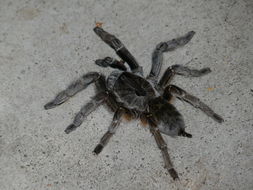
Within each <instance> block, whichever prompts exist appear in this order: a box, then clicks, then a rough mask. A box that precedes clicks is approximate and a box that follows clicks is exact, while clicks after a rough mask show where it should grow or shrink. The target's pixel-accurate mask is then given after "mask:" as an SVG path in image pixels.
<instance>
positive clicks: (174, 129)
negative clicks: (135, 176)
mask: <svg viewBox="0 0 253 190" xmlns="http://www.w3.org/2000/svg"><path fill="white" fill-rule="evenodd" d="M94 32H95V33H96V34H97V35H98V36H99V37H100V38H101V39H102V40H103V41H104V42H105V43H106V44H108V45H109V46H110V47H111V48H112V49H114V50H115V52H116V54H117V55H118V56H119V57H120V58H121V59H122V60H117V59H114V58H111V57H105V58H103V59H98V60H96V61H95V63H96V64H97V65H98V66H101V67H112V68H114V69H115V70H113V72H111V73H110V75H109V76H108V77H107V78H106V77H105V76H104V75H103V74H101V73H99V72H89V73H87V74H85V75H83V76H82V77H81V78H80V79H78V80H77V81H75V82H73V83H72V84H71V85H69V86H68V87H67V89H66V90H63V91H61V92H60V93H59V94H58V95H57V96H56V97H55V98H54V100H52V101H51V102H49V103H47V104H46V105H45V106H44V108H45V109H46V110H48V109H51V108H54V107H56V106H58V105H60V104H62V103H64V102H66V101H67V100H68V99H69V98H70V97H72V96H74V95H75V94H76V93H78V92H80V91H81V90H83V89H85V88H86V87H87V86H88V85H90V84H91V83H95V86H96V95H95V96H93V97H92V98H91V100H90V101H89V102H88V103H87V104H86V105H84V106H83V107H82V108H81V110H80V111H79V112H78V113H77V115H76V116H75V118H74V121H73V123H72V124H70V125H69V126H68V127H67V128H66V129H65V133H67V134H69V133H70V132H72V131H74V130H75V129H76V128H78V127H79V126H80V125H81V124H82V122H83V121H84V120H85V118H86V117H87V116H88V115H89V114H90V113H91V112H93V111H94V110H95V109H96V108H98V107H99V106H100V105H102V104H107V105H108V106H109V108H110V109H111V110H112V111H113V112H114V116H113V119H112V122H111V124H110V126H109V128H108V130H107V132H106V133H105V134H104V135H103V137H102V138H101V139H100V142H99V143H98V145H97V146H96V147H95V149H94V151H93V152H94V154H96V155H97V154H99V153H100V152H101V151H102V150H103V148H104V147H105V146H106V145H107V143H108V142H109V140H110V138H111V137H112V136H113V135H114V134H115V132H116V130H117V128H118V126H119V124H120V122H121V121H122V118H123V117H124V116H125V117H127V118H130V119H140V120H141V122H142V123H143V124H147V125H148V126H149V130H150V132H151V133H152V135H153V136H154V138H155V141H156V143H157V146H158V148H159V149H160V150H161V153H162V156H163V159H164V163H165V166H164V167H165V168H166V169H167V170H168V173H169V174H170V176H171V177H172V178H173V179H174V180H176V179H179V176H178V174H177V172H176V170H175V169H174V166H173V164H172V161H171V159H170V156H169V154H168V150H167V144H166V142H165V141H164V139H163V137H162V135H161V133H163V134H165V135H169V136H172V137H175V136H183V137H188V138H191V137H192V135H191V134H189V133H187V132H186V131H185V128H186V126H185V123H184V120H183V117H182V115H181V114H180V113H179V111H178V110H177V109H176V108H175V106H173V105H172V104H171V103H170V102H171V100H172V98H173V97H176V98H178V99H180V100H182V101H186V102H188V103H189V104H191V105H192V106H194V107H195V108H198V109H200V110H201V111H203V112H204V113H205V114H206V115H207V116H209V117H211V118H213V119H214V120H215V121H217V122H219V123H222V122H223V121H224V120H223V119H222V117H221V116H219V115H218V114H216V113H215V112H214V111H213V110H212V109H211V108H210V107H209V106H207V105H206V104H205V103H203V102H202V101H201V100H200V99H199V98H197V97H195V96H193V95H191V94H189V93H188V92H186V91H184V90H183V89H181V88H179V87H177V86H175V85H172V84H170V82H171V80H172V79H173V77H174V76H175V75H182V76H185V77H201V76H203V75H206V74H208V73H210V72H211V70H210V68H202V69H200V70H196V69H191V68H188V67H186V66H183V65H172V66H170V67H168V68H167V70H166V71H165V72H164V74H163V75H162V77H161V78H160V80H158V76H159V73H160V70H161V66H162V61H163V53H164V52H169V51H173V50H175V49H177V48H179V47H182V46H184V45H185V44H187V43H188V42H189V41H190V40H191V39H192V37H193V36H194V34H195V32H194V31H190V32H188V33H186V34H185V35H183V36H181V37H178V38H175V39H173V40H170V41H166V42H161V43H159V44H158V45H157V46H156V47H155V49H154V51H153V53H152V67H151V71H150V73H149V74H148V75H147V76H146V77H144V74H143V69H142V67H141V66H140V65H139V64H138V62H137V61H136V59H135V58H134V56H133V55H132V54H131V53H130V52H129V51H128V49H127V48H126V47H125V46H124V44H123V43H122V42H121V41H120V40H119V39H118V38H117V37H115V36H114V35H112V34H110V33H108V32H106V31H105V30H104V29H103V28H102V26H101V25H97V26H96V27H95V28H94ZM125 63H126V64H127V65H128V66H129V67H126V65H125Z"/></svg>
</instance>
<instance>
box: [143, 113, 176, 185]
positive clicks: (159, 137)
mask: <svg viewBox="0 0 253 190" xmlns="http://www.w3.org/2000/svg"><path fill="white" fill-rule="evenodd" d="M146 118H147V121H148V123H149V126H150V132H151V133H152V134H153V136H154V138H155V141H156V144H157V146H158V148H159V149H160V150H161V152H162V155H163V160H164V163H165V166H164V168H166V169H167V170H168V172H169V174H170V176H171V177H172V178H173V179H174V180H177V179H179V177H178V174H177V172H176V170H175V169H174V168H173V164H172V162H171V159H170V156H169V153H168V148H167V144H166V143H165V141H164V140H163V137H162V135H161V133H160V131H159V129H158V126H157V124H156V122H155V121H154V119H153V117H152V116H150V115H147V116H146Z"/></svg>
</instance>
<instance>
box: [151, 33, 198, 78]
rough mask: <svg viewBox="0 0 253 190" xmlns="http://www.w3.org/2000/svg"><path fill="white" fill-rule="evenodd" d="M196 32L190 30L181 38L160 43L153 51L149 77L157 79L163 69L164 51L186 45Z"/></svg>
mask: <svg viewBox="0 0 253 190" xmlns="http://www.w3.org/2000/svg"><path fill="white" fill-rule="evenodd" d="M194 34H195V32H194V31H190V32H188V33H187V34H185V35H184V36H181V37H179V38H176V39H172V40H170V41H167V42H161V43H159V44H158V45H157V46H156V48H155V49H154V51H153V53H152V67H151V71H150V73H149V75H148V77H147V78H148V79H151V80H153V81H156V80H157V77H158V75H159V73H160V70H161V66H162V61H163V53H164V52H168V51H173V50H175V49H177V48H179V47H182V46H184V45H185V44H187V43H188V42H189V41H190V40H191V39H192V37H193V36H194Z"/></svg>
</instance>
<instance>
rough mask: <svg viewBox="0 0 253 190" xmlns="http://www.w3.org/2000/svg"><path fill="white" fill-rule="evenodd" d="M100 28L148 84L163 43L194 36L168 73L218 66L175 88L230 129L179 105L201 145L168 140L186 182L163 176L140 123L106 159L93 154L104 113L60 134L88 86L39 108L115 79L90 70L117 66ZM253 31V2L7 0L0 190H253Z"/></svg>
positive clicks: (0, 46)
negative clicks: (108, 59)
mask: <svg viewBox="0 0 253 190" xmlns="http://www.w3.org/2000/svg"><path fill="white" fill-rule="evenodd" d="M95 21H100V22H103V23H104V28H105V29H106V30H108V31H110V32H112V33H114V34H116V35H117V36H118V37H119V38H120V39H121V40H122V41H123V42H124V43H125V45H126V46H127V47H128V48H129V50H131V52H132V53H133V54H134V55H135V56H136V58H137V59H138V60H139V62H140V63H141V64H142V65H143V66H144V71H145V72H146V73H147V72H148V71H149V69H150V66H151V59H150V58H151V52H152V50H153V48H154V46H155V45H156V44H157V43H158V42H160V41H163V40H168V39H171V38H174V37H177V36H179V35H182V34H184V33H186V32H187V31H190V30H194V31H196V32H197V33H196V35H195V37H194V38H193V40H192V41H191V42H190V43H189V44H188V45H187V46H185V47H184V48H181V49H178V50H177V51H175V52H172V53H167V54H166V55H165V57H164V65H163V68H162V70H163V71H164V70H165V68H166V67H168V66H169V65H171V64H186V63H188V65H189V66H192V67H195V68H202V67H211V68H212V70H213V72H212V73H211V74H209V75H207V76H205V77H202V78H194V79H191V78H183V77H180V76H177V77H176V79H175V80H174V83H175V84H177V85H179V86H181V87H182V88H184V89H185V90H187V91H189V92H191V93H192V94H194V95H197V96H198V97H200V98H201V99H202V100H203V101H205V102H206V103H207V104H208V105H210V106H211V107H212V108H213V109H214V110H215V111H216V112H217V113H219V114H221V115H222V116H223V117H224V118H225V122H224V123H223V124H221V125H220V124H217V123H216V122H214V121H213V120H212V119H210V118H208V117H207V116H205V115H204V114H203V113H201V112H200V111H199V110H196V109H194V108H192V107H191V106H190V105H188V104H186V103H182V102H180V101H177V102H176V103H175V104H176V106H177V107H178V109H179V110H180V111H181V112H182V114H183V115H184V118H185V122H186V124H187V126H188V131H189V132H190V133H192V134H193V136H194V137H193V138H192V139H185V138H175V139H173V138H170V137H165V139H166V141H167V143H168V146H169V152H170V154H171V157H172V159H173V162H174V165H175V168H176V169H177V171H178V172H179V175H180V178H181V181H180V183H179V182H174V181H173V180H172V179H171V178H170V176H169V175H167V174H166V171H165V169H164V168H163V161H162V157H161V154H160V151H159V150H158V148H157V147H156V144H155V142H154V139H153V137H152V136H151V135H150V133H149V131H148V130H147V129H145V128H143V127H141V126H140V125H139V122H137V121H133V122H130V123H127V122H124V123H122V125H121V127H120V128H119V130H118V131H117V133H116V135H115V136H114V137H113V139H112V141H111V142H110V143H109V145H108V146H107V147H106V148H105V149H104V151H103V152H102V153H101V154H100V155H99V156H98V157H96V156H94V155H93V154H92V150H93V148H94V147H95V145H96V143H97V142H98V140H99V139H100V137H101V136H102V135H103V133H104V132H105V131H106V129H107V126H108V124H109V123H110V120H111V118H112V113H109V112H108V111H107V109H105V108H104V107H100V108H99V109H98V110H97V111H95V112H94V113H93V114H91V115H90V116H89V117H88V118H87V121H86V122H84V124H83V125H82V126H81V127H80V128H79V129H78V130H76V131H75V132H73V133H71V134H69V135H66V134H65V133H64V129H65V127H66V126H67V125H68V124H69V123H70V122H71V121H72V119H73V117H74V115H75V113H76V112H77V111H79V109H80V107H81V106H82V105H83V104H84V103H86V102H87V101H88V100H89V97H90V96H92V95H93V94H94V89H93V88H92V87H89V88H88V89H86V90H85V91H83V92H81V93H79V94H78V95H76V96H75V97H74V98H72V99H71V100H70V101H68V102H67V103H65V104H63V105H61V106H60V107H58V108H55V109H53V110H49V111H45V110H44V109H43V105H44V104H45V103H47V102H48V101H49V100H51V99H52V98H53V97H54V96H55V94H56V93H57V92H59V91H61V90H62V89H64V88H65V87H66V86H67V85H68V84H70V83H71V82H72V81H73V80H75V79H77V78H78V77H80V76H81V75H82V74H83V73H86V72H88V71H94V70H98V71H101V72H103V73H105V74H107V75H108V74H109V73H110V71H111V70H110V69H102V68H99V67H98V66H96V65H95V64H94V60H95V59H96V58H102V57H104V56H107V55H111V56H115V53H114V52H113V51H112V50H111V49H110V48H109V47H107V46H106V45H105V44H104V43H103V42H102V41H101V40H100V39H99V38H98V37H97V36H96V35H95V34H94V33H93V31H92V29H93V27H94V22H95ZM252 31H253V1H252V0H238V1H236V0H214V1H202V0H189V1H182V0H177V1H174V0H169V1H165V0H156V1H152V0H149V1H139V0H129V1H117V0H108V1H102V0H96V1H82V0H71V1H69V0H52V1H44V0H34V1H33V0H18V1H15V0H12V1H11V0H1V1H0V82H1V84H0V130H1V131H0V189H1V190H14V189H18V190H23V189H27V190H34V189H36V190H40V189H43V190H44V189H49V190H51V189H52V190H58V189H59V190H63V189H66V190H77V189H85V190H87V189H96V190H99V189H108V190H109V189H121V190H123V189H124V190H128V189H130V190H135V189H138V190H139V189H145V190H146V189H150V190H152V189H161V190H164V189H190V190H199V189H201V190H232V189H234V190H238V189H240V190H251V189H253V157H252V154H253V146H252V143H253V142H252V127H253V120H252V119H253V118H252V108H253V105H252V104H253V79H252V73H253V36H252Z"/></svg>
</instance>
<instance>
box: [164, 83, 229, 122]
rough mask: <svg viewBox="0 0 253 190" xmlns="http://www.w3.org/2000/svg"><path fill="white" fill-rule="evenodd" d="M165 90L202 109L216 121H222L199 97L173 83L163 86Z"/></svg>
mask: <svg viewBox="0 0 253 190" xmlns="http://www.w3.org/2000/svg"><path fill="white" fill-rule="evenodd" d="M164 91H165V92H167V91H168V92H169V93H171V94H172V95H173V96H176V97H177V98H179V99H180V100H184V101H186V102H188V103H189V104H191V105H192V106H194V107H196V108H198V109H200V110H201V111H203V112H204V113H205V114H206V115H208V116H209V117H211V118H213V119H214V120H215V121H217V122H218V123H222V122H223V121H224V120H223V118H222V117H221V116H219V115H218V114H216V113H215V112H214V111H213V110H212V109H211V108H210V107H209V106H208V105H206V104H205V103H203V102H202V101H201V100H200V99H199V98H197V97H195V96H193V95H191V94H189V93H188V92H186V91H184V90H183V89H181V88H179V87H177V86H175V85H169V86H167V87H166V88H165V90H164Z"/></svg>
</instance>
